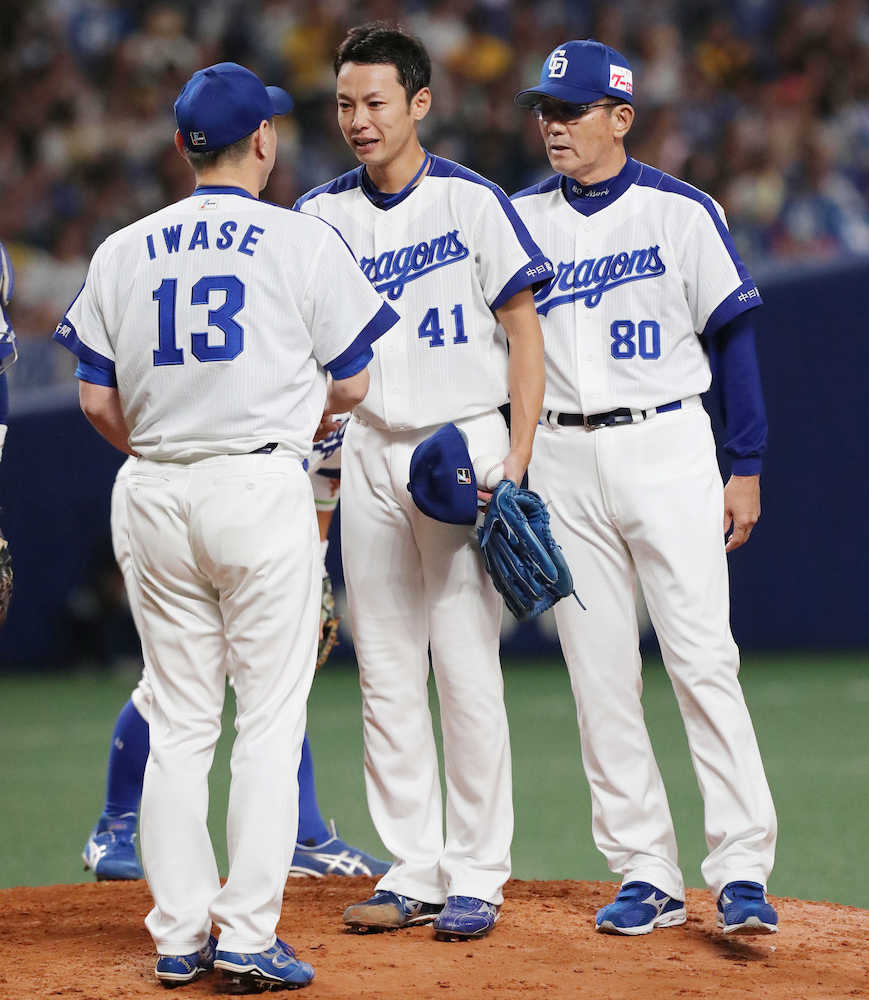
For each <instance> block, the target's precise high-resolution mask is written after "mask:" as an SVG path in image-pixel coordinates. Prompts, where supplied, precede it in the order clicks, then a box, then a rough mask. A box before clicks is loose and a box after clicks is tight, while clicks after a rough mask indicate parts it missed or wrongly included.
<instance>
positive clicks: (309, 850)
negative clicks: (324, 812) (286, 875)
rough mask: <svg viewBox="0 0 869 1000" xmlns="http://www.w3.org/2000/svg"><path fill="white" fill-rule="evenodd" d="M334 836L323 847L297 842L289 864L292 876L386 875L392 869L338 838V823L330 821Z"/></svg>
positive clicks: (386, 863)
mask: <svg viewBox="0 0 869 1000" xmlns="http://www.w3.org/2000/svg"><path fill="white" fill-rule="evenodd" d="M329 829H330V830H331V832H332V836H331V837H329V839H328V840H324V841H323V843H322V844H312V843H310V842H308V841H305V842H304V843H301V844H299V843H297V844H296V849H295V851H294V852H293V860H292V862H291V864H290V875H293V876H296V877H299V876H303V875H312V876H313V877H314V878H322V877H323V876H324V875H385V874H386V873H387V872H388V871H389V869H390V868H391V867H392V866H391V865H390V863H389V862H388V861H379V860H378V859H377V858H375V857H372V855H370V854H366V853H365V851H363V850H360V849H359V848H358V847H351V846H350V845H349V844H347V843H345V842H344V841H343V840H341V838H340V837H339V836H338V830H337V829H336V828H335V820H334V819H330V820H329Z"/></svg>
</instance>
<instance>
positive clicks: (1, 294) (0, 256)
mask: <svg viewBox="0 0 869 1000" xmlns="http://www.w3.org/2000/svg"><path fill="white" fill-rule="evenodd" d="M14 291H15V271H14V270H13V268H12V261H11V260H10V259H9V253H8V251H7V250H6V247H4V246H3V244H2V243H0V372H3V371H5V370H6V369H7V368H8V367H9V366H10V365H11V364H12V362H13V361H15V359H16V357H17V356H18V355H17V353H16V349H15V332H14V331H13V329H12V324H11V323H10V322H9V317H8V316H7V315H6V307H7V306H8V305H9V302H10V300H11V299H12V293H13V292H14Z"/></svg>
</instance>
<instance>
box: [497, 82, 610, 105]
mask: <svg viewBox="0 0 869 1000" xmlns="http://www.w3.org/2000/svg"><path fill="white" fill-rule="evenodd" d="M608 96H609V94H607V93H606V92H604V91H600V90H580V89H579V88H578V87H570V86H567V85H565V84H563V83H557V82H556V81H555V80H549V81H547V82H546V83H541V84H540V86H539V87H534V88H532V89H531V90H521V91H519V93H518V94H517V95H516V96H515V97H514V98H513V100H514V101H515V102H516V103H517V104H518V105H519V107H520V108H533V107H534V105H535V104H539V103H540V100H541V98H544V97H548V98H549V99H550V100H556V101H565V102H566V103H567V104H592V103H593V102H594V101H597V100H600V98H601V97H608ZM628 103H630V102H628Z"/></svg>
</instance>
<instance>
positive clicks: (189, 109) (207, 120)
mask: <svg viewBox="0 0 869 1000" xmlns="http://www.w3.org/2000/svg"><path fill="white" fill-rule="evenodd" d="M292 107H293V99H292V97H290V95H289V94H288V93H287V92H286V91H285V90H282V89H281V88H280V87H266V86H265V84H263V82H262V80H260V78H259V77H258V76H257V75H256V73H252V72H251V71H250V70H249V69H245V68H244V66H239V64H238V63H233V62H223V63H216V64H215V65H214V66H207V67H206V68H205V69H200V70H197V71H196V72H195V73H194V74H193V76H191V77H190V79H189V80H188V81H187V83H185V84H184V86H183V88H182V89H181V93H180V94H179V95H178V99H177V100H176V101H175V121H176V122H177V123H178V131H179V132H180V133H181V137H182V139H183V140H184V145H185V147H186V148H187V149H189V150H191V151H192V152H194V153H207V152H210V151H211V150H213V149H223V148H224V146H231V145H232V143H234V142H237V141H238V140H239V139H243V138H244V136H246V135H250V134H251V132H255V131H256V130H257V129H258V128H259V126H260V122H262V121H266V120H268V119H269V118H271V117H273V116H274V115H285V114H286V113H287V112H288V111H291V110H292Z"/></svg>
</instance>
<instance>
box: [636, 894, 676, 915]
mask: <svg viewBox="0 0 869 1000" xmlns="http://www.w3.org/2000/svg"><path fill="white" fill-rule="evenodd" d="M669 899H670V897H669V896H666V895H665V896H662V897H661V898H660V899H657V898H656V896H655V893H654V892H653V893H652V895H651V896H649V898H648V899H644V900H643V902H644V903H648V904H649V906H654V907H655V909H656V910H657V912H658V915H659V916H660V914H661V911H662V910H663V909H664V907H665V906H666V905H667V901H668V900H669Z"/></svg>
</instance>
